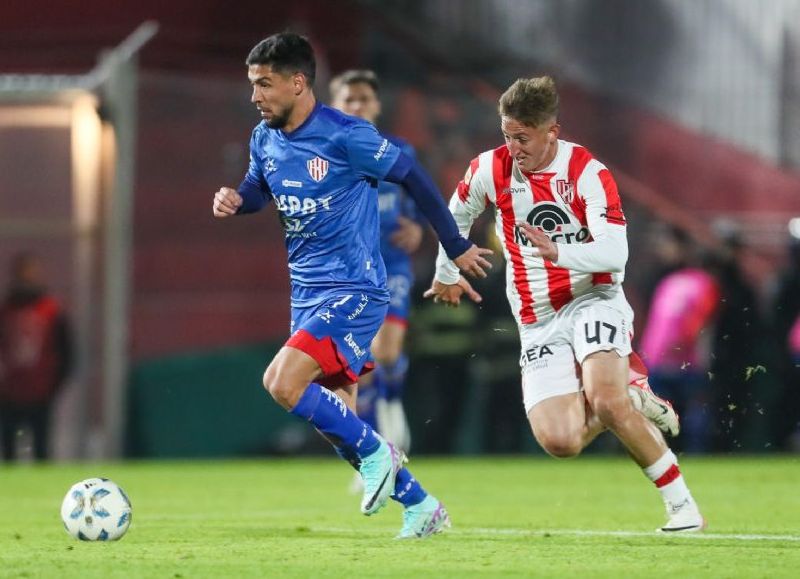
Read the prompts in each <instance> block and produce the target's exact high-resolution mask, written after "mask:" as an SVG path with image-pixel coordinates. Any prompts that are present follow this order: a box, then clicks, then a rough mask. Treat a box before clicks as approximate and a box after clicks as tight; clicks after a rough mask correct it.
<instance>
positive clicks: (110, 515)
mask: <svg viewBox="0 0 800 579" xmlns="http://www.w3.org/2000/svg"><path fill="white" fill-rule="evenodd" d="M61 520H62V521H64V528H65V529H66V530H67V533H69V534H70V535H72V536H73V537H75V538H76V539H80V540H81V541H116V540H117V539H120V538H122V536H123V535H124V534H125V532H126V531H127V530H128V527H129V526H130V524H131V501H130V499H128V495H126V494H125V491H123V490H122V489H121V488H120V487H119V486H117V485H116V484H115V483H114V482H113V481H110V480H108V479H107V478H87V479H86V480H82V481H81V482H79V483H75V484H74V485H72V487H71V488H70V489H69V491H67V496H65V497H64V502H63V503H61Z"/></svg>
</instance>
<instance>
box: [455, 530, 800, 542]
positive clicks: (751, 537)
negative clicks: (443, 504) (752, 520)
mask: <svg viewBox="0 0 800 579" xmlns="http://www.w3.org/2000/svg"><path fill="white" fill-rule="evenodd" d="M448 532H453V533H457V534H463V535H525V536H545V535H560V536H574V537H659V538H662V537H663V538H667V537H675V538H679V539H701V540H710V541H714V540H716V541H729V540H733V541H790V542H800V535H756V534H736V533H706V532H702V533H657V532H655V531H654V532H646V531H599V530H598V531H588V530H583V529H492V528H471V529H470V528H467V529H452V530H450V531H448Z"/></svg>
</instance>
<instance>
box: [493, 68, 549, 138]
mask: <svg viewBox="0 0 800 579" xmlns="http://www.w3.org/2000/svg"><path fill="white" fill-rule="evenodd" d="M497 111H498V112H499V113H500V116H503V117H510V118H512V119H514V120H515V121H517V122H519V123H522V124H523V125H528V126H530V127H538V126H540V125H542V124H543V123H545V122H547V121H549V120H550V119H555V118H557V117H558V91H557V90H556V83H555V81H554V80H553V79H552V77H549V76H540V77H536V78H518V79H517V80H516V81H515V82H514V84H512V85H511V86H510V87H508V89H507V90H506V92H504V93H503V95H502V96H501V97H500V102H499V104H498V106H497Z"/></svg>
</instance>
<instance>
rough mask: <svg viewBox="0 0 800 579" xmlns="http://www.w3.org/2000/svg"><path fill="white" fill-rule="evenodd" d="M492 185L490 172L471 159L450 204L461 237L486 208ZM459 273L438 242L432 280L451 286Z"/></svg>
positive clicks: (464, 235) (478, 160)
mask: <svg viewBox="0 0 800 579" xmlns="http://www.w3.org/2000/svg"><path fill="white" fill-rule="evenodd" d="M491 186H492V185H491V175H490V174H488V173H487V171H486V170H485V169H484V168H483V167H482V166H481V164H480V157H476V158H475V159H473V160H472V161H471V162H470V164H469V168H468V169H467V172H466V173H465V174H464V178H463V179H462V180H461V181H459V183H458V186H457V187H456V190H455V193H453V196H452V197H451V198H450V204H449V208H450V213H452V214H453V218H454V219H455V221H456V225H457V226H458V231H459V233H460V234H461V235H462V236H463V237H467V236H468V235H469V231H470V229H472V224H473V223H474V222H475V220H476V219H477V218H478V216H479V215H480V214H481V213H483V211H484V210H485V209H486V205H487V199H488V194H489V187H491ZM460 276H461V274H460V273H459V271H458V266H457V265H456V264H455V263H453V261H452V260H451V259H450V258H448V257H447V253H445V250H444V247H442V245H441V244H439V255H438V256H437V258H436V274H435V276H434V279H435V280H436V281H438V282H441V283H444V284H447V285H452V284H455V283H457V282H458V279H459V277H460Z"/></svg>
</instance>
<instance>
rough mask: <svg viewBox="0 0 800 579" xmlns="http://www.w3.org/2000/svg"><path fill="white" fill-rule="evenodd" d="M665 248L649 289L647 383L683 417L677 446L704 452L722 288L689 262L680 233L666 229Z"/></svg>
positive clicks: (644, 343) (644, 345)
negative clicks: (716, 317) (657, 275)
mask: <svg viewBox="0 0 800 579" xmlns="http://www.w3.org/2000/svg"><path fill="white" fill-rule="evenodd" d="M664 249H665V254H664V256H665V257H666V258H667V259H664V263H663V268H664V270H663V271H665V272H666V274H665V275H664V277H662V278H661V279H660V280H659V281H658V282H657V283H656V285H655V289H654V291H653V297H652V300H651V302H650V308H649V315H648V317H647V324H646V326H645V330H644V334H643V336H642V343H641V351H642V355H643V358H644V361H645V364H646V365H647V367H648V368H649V370H650V386H651V387H652V389H653V390H654V391H655V392H657V393H658V395H659V396H663V397H665V398H668V399H670V400H672V402H673V404H674V406H675V409H676V410H677V411H678V414H680V416H681V423H682V427H681V434H680V437H679V438H678V440H677V441H676V444H675V446H676V447H678V448H679V449H680V450H685V451H690V452H702V451H705V450H708V448H709V445H710V434H711V428H710V425H711V417H710V413H709V408H708V406H709V402H710V400H711V397H712V394H711V392H710V385H709V378H708V375H707V373H708V371H709V366H710V360H709V342H710V337H711V332H710V331H709V330H710V325H711V323H712V319H713V316H714V313H715V310H716V308H717V304H718V301H719V295H720V290H719V286H718V284H717V282H716V280H715V279H714V277H713V276H712V275H711V274H710V273H708V272H707V271H704V270H703V269H700V268H699V267H695V266H693V265H690V263H691V262H692V261H693V259H692V256H691V255H690V253H689V248H688V246H687V243H686V237H685V235H684V234H683V233H682V232H679V231H677V230H672V231H665V238H664Z"/></svg>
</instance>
